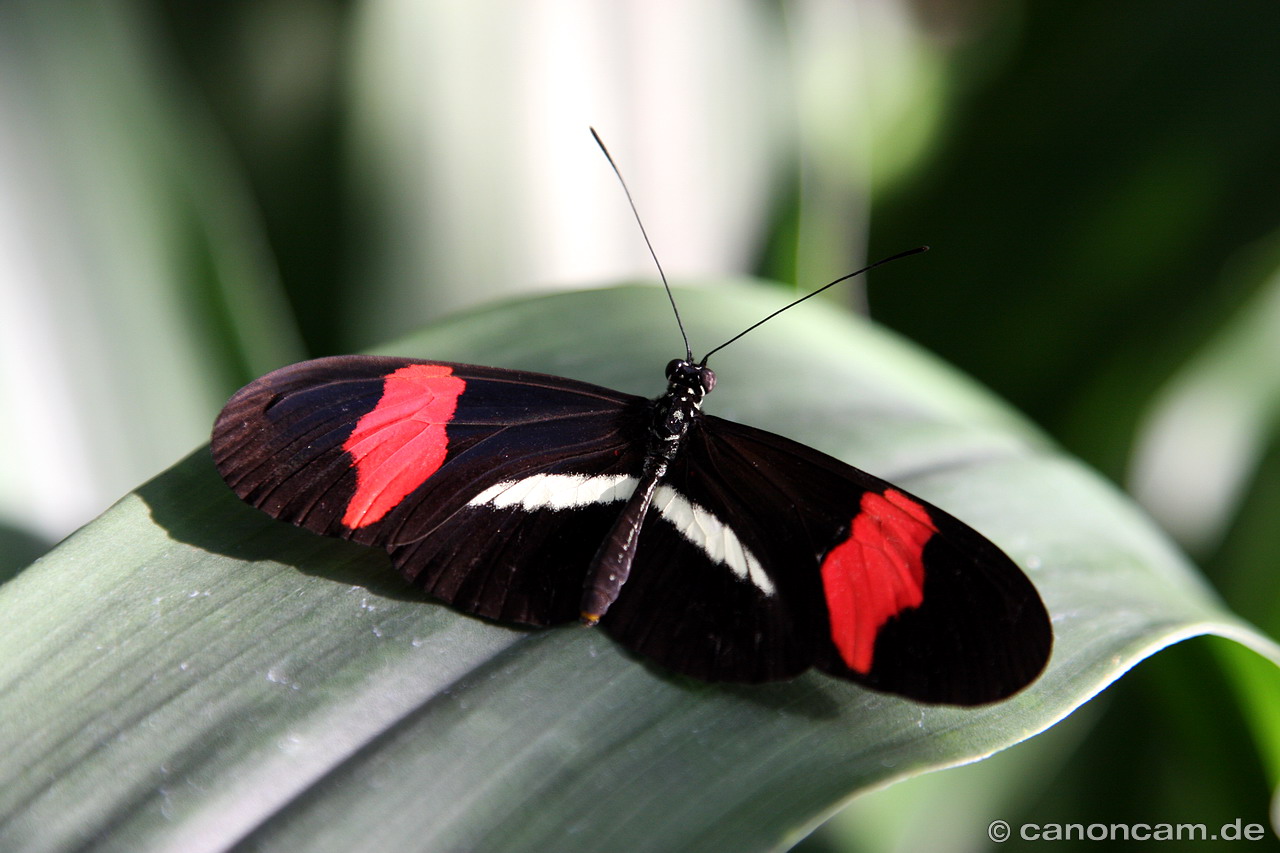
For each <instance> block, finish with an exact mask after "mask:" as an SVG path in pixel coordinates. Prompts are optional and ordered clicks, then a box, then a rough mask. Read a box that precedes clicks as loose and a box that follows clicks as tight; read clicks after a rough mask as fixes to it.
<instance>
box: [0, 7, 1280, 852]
mask: <svg viewBox="0 0 1280 853" xmlns="http://www.w3.org/2000/svg"><path fill="white" fill-rule="evenodd" d="M1276 32H1280V5H1277V4H1275V3H1274V2H1270V0H1240V2H1236V3H1232V4H1229V5H1227V4H1221V5H1216V6H1212V7H1211V6H1208V5H1207V4H1204V3H1201V2H1196V0H1167V2H1160V3H1156V2H1153V0H1136V2H1131V3H1126V4H1114V3H1106V2H1103V0H1085V1H1084V2H1074V3H1065V2H1037V3H1032V2H1029V1H1024V2H1015V0H968V2H950V3H935V2H926V0H918V2H914V3H912V2H903V1H902V0H899V1H897V2H895V0H794V1H793V2H747V1H746V0H706V2H698V3H674V2H671V3H666V2H661V3H645V2H640V0H631V2H620V3H613V4H598V3H591V2H588V0H558V2H556V0H546V2H529V3H523V4H508V3H499V2H496V0H478V2H471V3H466V4H462V3H452V2H438V1H437V2H414V0H367V2H337V0H232V2H213V0H202V2H174V0H91V1H90V2H75V3H72V2H66V0H6V2H5V3H3V4H0V399H2V400H3V404H2V405H0V446H4V447H6V448H16V449H17V450H16V452H13V453H11V454H9V462H8V463H7V464H6V465H4V466H3V467H0V525H3V526H4V529H5V530H6V536H5V537H4V538H3V539H0V548H3V549H5V551H6V554H5V555H3V556H5V557H6V558H7V559H6V562H7V563H8V564H10V565H12V566H15V567H16V566H18V565H20V564H21V563H23V562H25V561H26V560H27V559H28V558H29V557H30V556H32V555H33V554H34V553H36V552H37V551H39V550H40V549H41V548H42V547H44V546H45V545H46V544H48V543H51V542H53V541H56V540H57V539H59V538H61V537H62V536H63V535H65V534H66V533H67V532H68V531H69V530H71V529H72V528H74V527H75V526H76V525H78V524H80V523H83V522H84V521H86V520H88V519H89V518H92V517H93V516H94V515H96V514H97V513H98V512H100V511H101V510H102V509H103V508H104V507H105V506H107V505H108V504H109V503H110V502H111V501H112V500H113V499H115V498H116V497H118V496H119V495H121V494H123V493H125V492H127V491H128V490H130V489H131V488H133V487H134V486H136V485H137V484H138V483H139V482H141V481H143V480H144V479H146V478H147V477H149V476H150V475H152V474H154V473H155V472H156V471H158V470H161V469H163V468H165V467H167V466H168V465H169V464H170V463H172V462H173V461H174V460H176V459H178V458H179V457H180V456H181V455H183V454H184V453H186V452H187V451H189V450H190V449H191V448H192V447H193V446H195V445H197V444H199V443H200V442H201V441H203V440H205V438H206V436H207V429H208V425H209V423H210V422H211V420H212V417H213V415H214V413H215V412H216V411H217V408H218V406H219V405H220V404H221V402H222V400H223V399H225V396H226V395H227V394H229V393H230V392H231V391H232V390H234V388H235V387H236V386H237V385H238V384H240V383H241V382H243V381H246V380H247V379H249V378H251V377H252V376H254V375H256V374H258V373H260V372H262V371H264V370H265V369H267V368H269V367H273V366H276V365H278V364H282V363H285V362H287V361H290V360H294V359H296V358H299V357H302V356H304V355H320V354H326V353H331V352H338V351H350V350H353V349H358V348H364V347H368V346H370V345H372V344H374V343H376V342H378V341H381V340H385V339H388V338H391V337H394V336H396V335H399V334H401V333H403V332H405V331H407V330H409V329H412V328H415V327H417V326H418V325H420V324H421V323H423V322H425V321H427V320H429V319H434V318H437V317H440V316H443V315H445V314H447V313H449V312H451V311H454V310H456V309H458V308H462V307H469V306H474V305H478V304H481V303H484V302H487V301H489V300H492V299H494V298H497V297H500V296H505V295H511V294H515V293H517V292H520V291H526V290H532V289H537V288H545V287H564V286H576V285H582V284H591V285H594V284H599V283H602V282H607V281H611V280H615V279H620V278H631V277H645V278H648V277H651V276H652V271H651V266H650V262H649V260H648V258H647V255H646V254H645V252H644V248H643V245H642V244H641V243H640V241H639V239H638V236H637V235H636V233H635V231H634V228H633V225H632V224H631V223H630V221H629V219H628V216H629V214H628V211H627V210H626V208H625V205H624V204H623V202H622V200H621V198H620V195H619V192H618V189H617V187H616V185H614V183H613V181H612V176H611V175H610V174H609V173H608V171H607V168H606V167H605V166H604V164H603V162H602V161H601V158H600V157H599V155H598V153H597V152H595V151H594V149H593V148H592V146H591V142H590V138H589V137H588V135H587V133H586V127H587V126H588V125H595V126H596V127H597V128H598V129H599V130H600V131H601V133H602V134H603V135H604V137H605V139H606V141H608V142H609V143H610V146H611V148H612V149H613V151H614V154H615V156H617V158H618V159H619V161H620V164H621V165H622V167H623V169H624V171H625V173H626V174H627V176H628V179H629V181H630V183H631V184H632V187H633V190H634V191H635V193H636V196H637V201H638V203H639V204H640V208H641V210H642V211H643V212H644V214H645V217H646V221H647V223H648V227H649V229H650V231H651V233H652V235H653V237H654V240H655V243H656V244H657V248H658V251H659V253H660V256H661V257H662V259H663V263H664V265H666V266H667V268H668V270H669V271H670V272H672V273H673V274H674V275H675V276H677V277H685V276H695V277H699V278H705V277H706V276H707V275H708V274H713V275H714V276H716V277H719V276H722V275H724V274H726V273H733V272H758V273H764V274H765V275H767V276H769V277H772V278H775V279H778V280H781V281H786V282H789V283H793V284H796V285H797V286H800V287H808V286H811V285H817V284H821V283H822V282H823V281H825V280H827V279H829V278H833V277H835V276H837V275H840V274H842V273H844V272H847V271H848V269H849V268H850V267H852V266H854V265H856V264H857V263H859V262H860V261H861V260H862V259H863V258H864V257H865V256H866V255H867V254H870V255H871V256H880V255H884V254H889V253H891V252H893V251H897V250H900V249H903V248H906V247H909V246H912V245H917V244H920V243H929V244H931V245H933V247H934V251H933V252H931V253H930V254H929V255H928V256H926V257H925V258H922V259H918V260H917V261H915V262H913V264H915V266H913V268H912V271H911V272H905V273H904V274H903V275H901V276H896V277H895V279H894V282H893V284H891V285H887V286H884V287H879V286H877V285H876V284H875V283H874V281H873V282H869V285H870V292H869V297H868V298H866V299H865V304H869V306H870V312H871V314H872V316H873V317H875V318H876V319H877V320H879V321H880V322H883V323H885V324H886V325H888V326H890V327H891V328H893V329H896V330H898V331H900V332H902V333H903V334H904V335H906V336H907V337H909V338H912V339H914V340H917V341H919V342H921V343H922V344H923V345H925V346H926V347H928V348H930V349H933V350H934V351H936V352H938V353H939V354H941V355H942V356H943V357H944V358H946V359H947V360H949V361H951V362H953V363H954V364H956V365H958V366H960V367H961V368H963V369H964V370H966V371H968V372H970V373H972V374H973V375H974V376H975V377H976V378H977V379H978V380H979V381H981V382H982V383H984V384H987V385H989V386H991V387H992V388H994V389H995V390H996V391H997V392H998V393H1000V394H1002V395H1004V396H1005V397H1006V398H1008V399H1009V400H1010V401H1011V402H1012V403H1013V404H1014V405H1015V406H1016V407H1018V408H1021V409H1022V410H1024V411H1026V412H1028V413H1029V414H1030V415H1031V416H1032V417H1033V418H1035V419H1036V420H1037V421H1038V422H1039V424H1040V425H1041V426H1043V427H1044V428H1045V429H1046V430H1047V431H1048V432H1049V433H1050V434H1051V435H1053V436H1054V437H1056V438H1057V439H1058V440H1059V441H1061V442H1062V443H1063V444H1064V445H1065V446H1066V447H1067V449H1068V450H1070V451H1071V452H1073V453H1075V454H1078V455H1080V456H1081V457H1082V458H1084V459H1085V460H1086V461H1088V462H1090V463H1092V464H1093V465H1095V466H1097V467H1098V468H1099V469H1100V470H1102V471H1103V472H1104V473H1105V474H1107V475H1109V476H1110V477H1112V478H1113V479H1115V480H1116V481H1118V482H1122V483H1131V484H1132V488H1133V492H1134V494H1135V495H1137V496H1138V497H1139V498H1140V499H1141V500H1142V501H1143V502H1144V503H1146V505H1147V506H1148V507H1149V508H1150V509H1151V510H1152V511H1153V512H1154V513H1155V514H1156V516H1157V518H1158V519H1159V520H1160V521H1161V522H1162V523H1164V524H1165V525H1166V528H1167V529H1168V531H1169V533H1170V534H1171V535H1172V536H1174V537H1175V538H1176V539H1178V541H1180V542H1182V543H1183V544H1184V545H1186V546H1187V547H1189V548H1191V549H1192V550H1193V555H1194V556H1195V557H1196V558H1197V559H1198V561H1199V562H1200V564H1201V565H1202V567H1204V568H1205V570H1206V572H1207V573H1208V575H1209V577H1210V579H1211V581H1212V582H1213V583H1214V584H1215V585H1216V586H1217V588H1218V589H1219V590H1220V592H1221V593H1222V594H1223V595H1224V596H1225V598H1226V600H1227V602H1228V604H1229V605H1230V606H1231V607H1232V608H1233V609H1235V610H1236V611H1237V612H1240V613H1242V614H1244V615H1245V616H1246V617H1248V618H1250V619H1252V620H1253V621H1254V622H1255V623H1256V624H1258V625H1260V626H1261V627H1262V628H1263V629H1264V630H1267V631H1268V632H1269V633H1271V635H1273V636H1275V635H1277V634H1280V608H1278V607H1277V605H1276V602H1277V601H1280V589H1277V580H1276V578H1277V572H1276V557H1275V555H1276V553H1277V552H1278V551H1280V533H1278V532H1277V529H1276V526H1275V524H1274V519H1275V518H1276V517H1277V516H1278V515H1280V487H1278V486H1277V484H1278V483H1280V466H1277V464H1276V459H1277V442H1276V436H1277V428H1276V425H1277V410H1278V409H1280V407H1278V406H1277V404H1276V399H1277V386H1276V381H1277V380H1276V376H1277V375H1278V372H1277V371H1276V370H1275V366H1276V365H1275V360H1276V348H1277V345H1276V341H1277V340H1280V322H1278V320H1277V314H1276V311H1275V309H1274V302H1275V290H1276V284H1275V282H1276V281H1277V280H1278V279H1277V272H1276V270H1277V268H1278V267H1280V261H1277V258H1276V255H1275V252H1274V240H1275V236H1274V235H1276V234H1277V233H1280V201H1278V199H1280V192H1278V190H1280V186H1277V184H1280V171H1278V170H1276V169H1275V167H1274V159H1275V152H1276V151H1277V150H1280V99H1277V98H1276V97H1275V96H1274V92H1275V91H1276V90H1277V83H1280V80H1277V77H1278V76H1280V64H1277V63H1276V62H1275V61H1274V58H1273V54H1274V46H1273V44H1272V42H1273V41H1274V34H1275V33H1276ZM868 246H870V249H869V250H868V249H867V247H868ZM845 293H846V296H847V298H848V299H849V300H850V302H851V304H859V305H861V304H864V301H863V295H862V293H861V291H860V290H859V289H857V288H849V289H848V290H847V291H845ZM652 334H654V335H655V336H666V337H669V338H670V339H671V343H672V348H673V350H674V348H675V344H676V338H675V333H674V327H671V328H658V329H654V330H652ZM598 356H599V354H596V353H574V354H571V356H570V357H571V358H578V359H593V358H596V357H598ZM10 530H12V531H13V533H14V535H12V536H10V535H8V531H10ZM3 566H4V563H0V570H2V569H3ZM1277 692H1278V691H1277V687H1276V679H1275V673H1274V670H1273V669H1272V668H1269V667H1267V668H1259V667H1257V666H1256V665H1253V664H1251V663H1247V662H1242V660H1241V659H1240V657H1239V656H1238V655H1237V654H1236V653H1235V652H1234V651H1223V650H1222V649H1221V646H1220V645H1219V644H1214V643H1209V642H1201V641H1198V642H1197V643H1195V644H1190V645H1188V646H1187V647H1185V648H1182V647H1180V648H1177V649H1174V650H1171V651H1168V652H1165V653H1162V654H1161V655H1159V656H1157V657H1156V658H1155V659H1153V660H1151V661H1149V662H1147V663H1144V664H1143V665H1142V666H1141V667H1140V668H1139V670H1138V671H1137V672H1136V673H1135V674H1134V675H1133V676H1132V677H1130V678H1127V679H1125V680H1124V681H1123V682H1122V683H1121V684H1120V685H1118V686H1117V687H1116V688H1114V689H1113V690H1111V691H1109V692H1108V696H1107V697H1104V700H1103V701H1102V702H1101V703H1095V704H1096V705H1098V706H1099V707H1098V708H1097V709H1096V710H1095V713H1097V717H1096V720H1097V722H1096V728H1094V729H1090V725H1091V724H1092V722H1093V719H1094V718H1093V717H1091V718H1090V719H1085V720H1082V721H1076V720H1073V721H1072V726H1073V728H1072V729H1071V730H1070V731H1068V732H1067V734H1066V735H1058V734H1056V733H1055V735H1054V736H1053V738H1052V739H1050V740H1046V741H1045V743H1044V744H1041V743H1039V740H1042V739H1038V741H1037V742H1034V743H1030V744H1024V745H1023V746H1022V747H1019V748H1018V749H1016V750H1013V751H1012V752H1011V753H1010V754H1008V755H1006V756H1001V757H1000V759H999V761H1000V763H999V764H996V763H995V762H990V763H991V764H993V765H994V766H993V767H992V768H987V767H985V766H984V767H983V768H982V769H981V770H979V769H978V768H974V769H973V771H972V772H973V773H981V774H983V775H982V776H981V779H982V781H981V782H977V783H970V782H967V781H966V780H965V777H964V776H963V775H962V774H963V773H968V772H970V771H968V770H966V771H961V772H957V773H948V774H944V775H943V776H941V777H938V779H936V780H935V779H930V780H917V781H913V782H910V783H908V784H910V785H917V784H919V785H922V786H927V787H928V788H929V791H928V792H925V789H924V788H923V787H922V788H919V789H917V790H919V791H920V793H919V794H918V795H915V796H914V797H908V796H906V795H902V794H897V795H895V794H894V793H893V792H892V791H890V792H886V794H885V795H883V796H885V797H894V796H896V797H897V800H896V803H897V805H892V806H891V805H884V806H877V807H875V809H874V810H875V811H876V813H877V814H878V818H877V821H876V826H877V828H878V829H877V832H876V833H874V834H873V833H867V832H864V833H861V834H859V833H857V832H854V833H852V834H850V833H848V832H844V831H842V830H841V831H837V830H832V832H831V834H829V835H826V836H816V837H815V838H814V839H812V840H810V841H809V842H807V843H808V844H809V845H810V847H811V848H812V849H824V848H823V845H826V848H825V849H846V848H845V847H842V846H840V845H847V844H853V845H855V846H854V847H852V848H848V849H866V850H883V849H893V848H894V846H895V845H896V844H909V843H910V842H909V841H905V840H903V839H907V838H909V837H919V836H918V835H917V836H910V835H909V833H911V832H916V831H918V826H919V821H920V819H919V818H918V815H920V814H926V815H928V814H931V813H934V812H935V811H936V812H937V813H938V814H942V813H943V812H941V811H940V810H934V809H930V808H928V807H927V806H923V805H922V804H928V803H946V802H948V801H949V800H950V799H952V798H954V797H956V796H957V793H956V792H957V791H961V790H967V789H968V788H970V787H972V786H973V785H977V786H979V787H981V788H982V789H983V790H984V791H987V792H989V793H990V794H991V796H992V800H991V805H989V806H983V808H989V809H991V810H992V811H993V812H994V811H996V810H997V809H998V806H997V805H996V802H1007V803H1009V805H1008V807H1007V809H1006V810H1005V811H1001V813H1000V814H999V815H998V816H1000V817H1004V818H1005V819H1007V820H1010V821H1011V822H1016V820H1017V819H1018V818H1017V814H1016V813H1015V809H1017V810H1020V813H1022V814H1024V815H1025V816H1026V818H1027V819H1028V820H1041V821H1052V820H1060V821H1066V820H1069V819H1072V818H1073V817H1074V818H1075V819H1078V820H1083V821H1085V822H1090V821H1093V820H1129V821H1136V820H1155V819H1158V818H1159V817H1164V816H1167V817H1168V818H1169V819H1176V820H1188V821H1199V820H1204V821H1211V820H1216V819H1217V818H1218V817H1222V816H1225V817H1226V818H1227V819H1233V818H1235V817H1243V818H1245V819H1246V821H1250V820H1259V819H1262V818H1263V816H1264V815H1265V814H1266V812H1267V797H1268V795H1269V793H1270V791H1271V790H1273V789H1274V787H1275V785H1276V783H1277V780H1278V779H1280V722H1278V721H1277V715H1278V714H1280V712H1278V711H1277V708H1276V703H1275V699H1276V697H1277ZM1237 700H1238V701H1237ZM1104 706H1105V709H1104ZM1246 723H1247V725H1246ZM1023 750H1034V751H1035V752H1034V754H1035V758H1034V759H1024V758H1021V757H1020V755H1019V753H1021V752H1022V751H1023ZM1171 773H1177V778H1178V780H1179V781H1178V784H1177V785H1176V786H1175V785H1171V784H1168V783H1161V782H1160V781H1159V780H1161V779H1163V778H1165V777H1166V776H1167V775H1168V774H1171ZM952 777H954V779H953V780H952ZM973 778H979V777H976V776H975V777H973ZM948 780H952V781H948ZM1005 792H1007V796H1006V793H1005ZM911 799H914V800H915V802H914V803H913V804H907V805H910V807H907V805H904V804H905V803H906V801H908V800H911ZM878 802H883V803H885V804H888V803H891V802H894V801H892V800H891V799H884V800H882V801H878ZM851 814H852V816H851V817H850V818H849V819H850V820H853V821H861V823H862V825H867V823H868V822H867V820H866V819H865V817H863V818H859V817H858V815H859V814H861V815H863V816H865V815H866V814H867V810H866V809H864V810H863V811H861V812H856V811H855V812H853V813H851ZM994 816H996V815H995V814H993V817H994ZM942 834H943V835H945V832H943V833H942ZM951 843H952V847H951V848H950V849H973V848H975V847H982V846H983V845H984V844H985V842H984V841H983V840H982V839H973V838H964V839H956V838H952V839H951ZM1016 846H1017V843H1016V842H1011V843H1010V844H1009V845H1005V847H1004V849H1009V848H1011V847H1016ZM1095 847H1096V845H1090V849H1095ZM934 849H948V848H945V847H941V846H939V847H935V848H934Z"/></svg>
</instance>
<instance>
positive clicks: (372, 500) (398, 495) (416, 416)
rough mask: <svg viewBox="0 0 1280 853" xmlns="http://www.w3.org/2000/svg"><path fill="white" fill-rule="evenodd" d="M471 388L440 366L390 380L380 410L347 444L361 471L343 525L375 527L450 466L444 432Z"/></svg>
mask: <svg viewBox="0 0 1280 853" xmlns="http://www.w3.org/2000/svg"><path fill="white" fill-rule="evenodd" d="M466 387H467V383H466V382H464V381H463V380H462V379H459V378H458V377H456V376H454V375H453V369H452V368H450V367H445V366H443V365H439V364H411V365H409V366H408V367H402V368H400V369H399V370H397V371H394V372H393V373H388V374H387V375H386V377H385V378H384V379H383V386H382V398H381V399H380V400H378V405H376V406H374V407H373V409H372V410H371V411H369V412H368V413H367V414H366V415H364V417H362V418H360V420H359V421H357V422H356V426H355V429H354V430H352V431H351V435H350V436H349V437H348V438H347V440H346V441H345V442H344V443H343V445H342V449H343V450H345V451H347V452H348V453H350V454H351V459H352V463H353V464H354V466H355V469H356V493H355V494H354V495H352V497H351V502H350V503H349V504H347V511H346V513H345V514H344V515H343V516H342V523H343V524H345V525H346V526H347V527H349V528H351V529H353V530H354V529H356V528H359V527H366V526H368V525H370V524H373V523H374V522H376V521H378V520H379V519H381V518H382V517H383V516H384V515H386V514H387V513H388V512H390V511H391V510H392V509H394V508H395V507H396V505H397V504H399V503H400V502H401V501H402V500H404V499H405V497H406V496H408V494H409V493H410V492H412V491H413V490H414V489H416V488H418V486H421V485H422V484H423V483H425V482H426V481H427V478H428V477H430V476H431V475H432V474H434V473H435V472H436V471H437V469H439V468H440V466H441V465H442V464H444V458H445V454H446V452H447V451H448V449H449V439H448V437H447V436H446V435H445V431H444V428H445V425H446V424H448V423H449V421H451V420H453V414H454V412H455V411H456V410H457V408H458V397H459V396H461V394H462V392H463V390H464V389H465V388H466Z"/></svg>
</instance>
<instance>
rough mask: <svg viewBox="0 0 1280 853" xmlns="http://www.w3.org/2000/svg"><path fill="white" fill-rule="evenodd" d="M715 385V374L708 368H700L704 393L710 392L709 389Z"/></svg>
mask: <svg viewBox="0 0 1280 853" xmlns="http://www.w3.org/2000/svg"><path fill="white" fill-rule="evenodd" d="M714 387H716V374H715V372H714V371H713V370H712V369H711V368H709V367H704V368H702V388H703V390H704V391H706V393H708V394H710V393H711V389H712V388H714Z"/></svg>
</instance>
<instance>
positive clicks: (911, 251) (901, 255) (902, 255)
mask: <svg viewBox="0 0 1280 853" xmlns="http://www.w3.org/2000/svg"><path fill="white" fill-rule="evenodd" d="M927 251H929V247H928V246H916V247H915V248H914V249H907V250H906V251H905V252H898V254H896V255H890V256H889V257H887V258H881V259H880V260H878V261H876V262H875V263H874V264H869V265H867V266H865V267H863V268H862V269H860V270H855V271H854V272H851V273H849V274H848V275H842V276H840V277H839V278H838V279H836V280H835V281H832V282H829V283H827V284H824V285H823V286H822V287H819V288H818V289H817V290H815V291H813V292H812V293H809V294H806V295H805V296H801V297H800V298H799V299H797V300H796V301H795V302H791V303H789V304H787V305H784V306H782V307H781V308H779V309H778V310H777V311H774V312H773V313H772V314H770V315H769V316H768V317H765V318H764V319H763V320H761V321H759V322H758V323H753V324H752V325H750V326H748V327H747V328H745V329H743V330H742V331H741V332H738V334H736V335H734V336H733V337H732V338H729V340H727V341H725V342H724V343H722V344H721V345H720V346H718V347H716V348H715V349H713V350H711V352H708V353H707V354H706V355H704V356H703V357H702V361H700V362H698V363H699V364H701V365H702V366H704V367H705V366H706V364H707V359H709V358H711V355H712V353H715V352H718V351H720V350H722V349H724V348H725V347H727V346H728V345H729V344H731V343H733V342H734V341H736V340H737V339H738V338H740V337H742V336H743V335H745V334H746V333H747V332H750V331H752V330H753V329H757V328H759V327H760V326H763V325H764V324H765V323H767V322H769V321H770V320H772V319H773V318H774V317H777V316H778V315H779V314H781V313H782V312H783V311H787V310H789V309H791V308H794V307H796V306H797V305H799V304H800V303H801V302H804V301H805V300H806V299H812V298H813V297H815V296H817V295H818V294H819V293H822V292H823V291H824V290H827V289H829V288H832V287H835V286H836V285H837V284H839V283H840V282H842V281H848V280H849V279H851V278H853V277H854V276H859V275H862V274H863V273H864V272H867V271H869V270H873V269H875V268H876V267H878V266H881V265H883V264H887V263H889V262H890V261H896V260H899V259H901V258H906V257H910V256H911V255H919V254H920V253H922V252H927Z"/></svg>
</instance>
